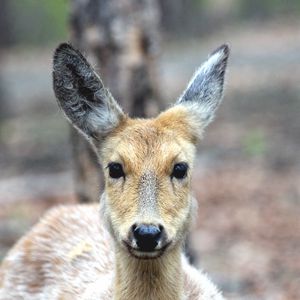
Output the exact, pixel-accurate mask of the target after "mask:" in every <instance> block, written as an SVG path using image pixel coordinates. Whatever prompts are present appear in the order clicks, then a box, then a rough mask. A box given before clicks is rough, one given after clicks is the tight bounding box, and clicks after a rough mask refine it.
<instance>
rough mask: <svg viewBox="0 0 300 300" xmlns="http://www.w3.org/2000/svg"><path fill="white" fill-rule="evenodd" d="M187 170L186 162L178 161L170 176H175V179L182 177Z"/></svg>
mask: <svg viewBox="0 0 300 300" xmlns="http://www.w3.org/2000/svg"><path fill="white" fill-rule="evenodd" d="M187 171H188V164H187V163H178V164H175V165H174V168H173V171H172V174H171V178H173V177H175V178H177V179H183V178H184V177H186V174H187Z"/></svg>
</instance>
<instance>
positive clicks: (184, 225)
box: [0, 44, 229, 300]
mask: <svg viewBox="0 0 300 300" xmlns="http://www.w3.org/2000/svg"><path fill="white" fill-rule="evenodd" d="M228 53H229V52H228V47H227V46H225V45H224V46H222V47H220V48H219V49H218V50H217V52H215V53H213V54H212V56H211V58H210V59H208V60H207V62H206V63H205V64H203V66H202V67H201V68H200V69H199V70H198V71H197V72H196V74H195V76H194V78H193V80H192V81H191V83H190V84H189V85H188V88H187V90H186V91H185V92H184V94H183V95H182V97H181V98H180V99H179V102H178V103H177V105H176V106H174V107H172V108H170V109H168V110H167V111H165V112H163V113H161V114H160V115H159V116H158V117H157V118H155V119H148V120H145V119H131V118H129V117H128V116H126V115H125V114H124V113H123V111H122V109H121V108H120V107H119V105H118V104H117V103H116V101H115V100H114V99H113V97H112V95H111V94H110V93H109V91H108V90H107V89H106V88H105V87H104V86H103V83H102V82H101V80H100V79H99V77H98V76H97V75H96V74H95V73H94V71H93V69H92V68H91V66H90V65H89V64H88V62H87V61H86V60H85V58H84V57H83V56H82V55H81V54H80V53H79V52H78V51H77V50H75V49H73V48H72V47H71V46H70V45H67V44H62V45H61V46H60V47H59V48H58V49H57V50H56V52H55V55H54V72H53V77H54V90H55V93H56V96H57V99H58V101H59V104H60V106H61V107H62V108H63V110H64V111H65V113H66V116H67V118H68V119H69V120H70V121H71V122H72V123H73V124H74V125H75V126H76V127H77V128H78V129H79V130H80V131H81V132H82V133H83V134H84V135H85V136H86V137H87V138H89V140H90V141H91V143H92V144H93V146H94V149H95V151H96V154H97V155H98V157H99V159H100V160H101V163H102V165H103V169H104V177H105V192H104V193H103V195H102V197H101V201H100V205H101V209H100V211H101V217H100V216H99V215H98V214H99V213H98V207H97V206H71V207H60V208H57V209H54V210H52V211H51V212H50V213H49V214H48V215H47V216H46V217H45V218H44V219H42V220H41V222H40V223H39V224H38V225H37V226H35V227H34V228H33V229H32V231H31V232H29V233H28V234H27V235H26V236H25V237H23V238H22V239H21V240H20V241H19V242H18V243H17V244H16V246H15V247H14V248H13V249H12V250H11V251H10V253H9V254H8V256H7V257H6V259H5V260H4V262H3V264H2V267H1V271H0V280H1V281H0V300H6V299H25V300H27V299H33V300H34V299H54V300H55V299H61V300H62V299H64V300H66V299H90V300H91V299H93V300H95V299H114V300H121V299H122V300H141V299H146V300H183V299H190V300H194V299H198V300H200V299H202V300H214V299H215V300H221V299H223V298H222V296H221V295H220V294H219V293H218V291H217V290H216V288H215V287H214V285H213V284H212V283H211V282H210V281H209V280H208V279H207V278H206V277H205V276H204V275H203V274H202V273H200V272H197V271H196V270H195V269H194V268H193V267H192V266H190V265H189V264H188V263H187V261H186V259H185V257H184V255H183V253H182V244H183V241H184V238H185V235H186V233H187V231H188V228H189V225H190V223H191V220H192V215H193V214H192V212H193V211H194V210H195V209H194V205H195V201H194V199H193V197H192V196H191V192H190V185H191V170H192V167H193V163H194V156H195V150H196V143H197V142H198V140H199V138H201V135H202V132H203V129H204V127H205V126H206V125H207V124H208V123H209V122H210V121H211V120H212V119H213V116H214V111H215V110H216V108H217V106H218V104H219V103H220V101H221V98H222V91H223V82H224V73H225V67H226V63H227V58H228ZM78 78H79V79H80V80H79V79H78ZM80 85H82V86H80ZM70 87H72V88H71V89H70ZM111 164H114V165H116V164H119V165H118V166H120V165H121V170H123V171H122V172H121V175H120V176H119V175H118V176H114V175H110V167H111ZM176 164H177V165H178V164H181V165H184V166H188V168H187V172H185V173H184V176H173V172H174V167H175V165H176ZM118 174H120V173H118ZM141 224H143V226H149V227H148V228H150V227H151V226H152V227H155V228H157V230H158V228H160V229H159V232H160V234H161V235H160V240H159V242H158V241H155V245H154V247H153V248H151V250H148V251H147V250H146V249H142V248H141V247H140V246H139V244H138V242H137V240H136V237H134V233H135V232H134V230H135V229H134V228H137V226H139V225H141ZM107 229H108V231H107ZM108 232H109V233H110V234H109V233H108ZM162 236H163V237H162ZM143 238H144V239H145V236H143ZM148 238H149V235H148V237H147V239H148ZM148 241H149V240H148ZM148 241H147V242H148ZM151 247H152V246H151Z"/></svg>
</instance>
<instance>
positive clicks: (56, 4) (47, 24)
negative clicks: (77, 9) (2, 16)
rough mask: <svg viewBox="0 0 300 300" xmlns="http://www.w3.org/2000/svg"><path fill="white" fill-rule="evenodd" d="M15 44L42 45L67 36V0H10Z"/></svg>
mask: <svg viewBox="0 0 300 300" xmlns="http://www.w3.org/2000/svg"><path fill="white" fill-rule="evenodd" d="M9 5H10V6H9V15H10V17H11V24H10V26H11V27H12V34H13V41H14V43H15V44H23V45H24V44H26V45H28V44H35V45H43V44H47V43H49V42H54V41H59V40H65V39H66V37H67V17H68V6H69V1H67V0H10V2H9Z"/></svg>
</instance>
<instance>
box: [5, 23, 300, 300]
mask: <svg viewBox="0 0 300 300" xmlns="http://www.w3.org/2000/svg"><path fill="white" fill-rule="evenodd" d="M223 42H229V43H230V45H231V48H232V52H231V58H230V62H229V72H228V76H227V87H226V91H225V93H226V96H225V99H224V103H223V104H222V106H221V108H220V110H219V112H218V116H217V118H216V120H215V122H214V124H212V126H210V127H209V128H208V130H207V132H206V134H205V138H204V140H203V142H202V143H201V145H200V147H199V154H198V158H197V163H196V166H195V170H194V176H193V189H194V193H195V195H196V197H197V199H198V202H199V213H198V218H197V222H196V224H195V226H194V229H193V231H192V239H191V241H192V245H193V248H194V249H195V253H196V255H197V257H198V259H197V262H196V263H197V265H199V267H201V268H203V269H204V270H205V271H206V272H207V273H208V274H209V275H211V276H212V277H213V280H214V281H215V282H216V283H217V284H218V285H219V286H220V287H221V289H222V290H223V291H224V293H225V295H226V296H227V297H228V298H229V299H245V300H248V299H249V300H250V299H251V300H252V299H267V300H268V299H272V300H274V299H275V300H285V299H291V300H293V299H299V298H300V292H299V291H298V287H299V286H300V256H299V252H300V251H299V250H300V218H299V214H300V185H299V183H300V156H299V146H300V135H299V132H300V118H299V112H300V86H299V78H300V65H299V61H300V51H299V50H300V48H299V45H300V23H299V21H297V20H290V21H289V22H287V21H286V20H285V21H283V20H277V21H274V22H268V23H260V24H257V23H256V24H242V25H241V26H239V27H235V26H232V27H230V28H224V30H223V31H221V32H218V33H217V34H214V35H212V36H211V37H209V38H205V39H201V40H196V39H194V40H191V41H186V40H184V41H182V42H180V41H179V42H178V41H176V42H175V41H168V42H167V43H165V45H164V46H163V49H162V50H163V51H162V57H161V63H160V71H161V72H160V73H161V76H162V80H161V90H162V92H163V94H164V97H165V98H166V99H169V100H170V101H171V99H176V97H177V96H178V95H179V94H180V93H181V91H182V89H183V88H184V85H185V83H186V81H187V80H188V78H189V77H190V76H191V74H192V72H193V71H194V69H195V68H196V67H197V65H198V64H199V63H201V61H203V59H205V57H206V56H207V54H208V53H209V51H211V50H213V49H214V48H216V47H217V46H219V45H220V44H221V43H223ZM54 47H55V46H53V48H54ZM51 51H52V49H40V50H36V49H34V50H30V51H25V52H24V51H21V50H19V49H14V50H13V51H11V52H9V53H6V54H5V59H4V60H3V62H2V66H1V68H2V78H3V80H4V86H5V87H6V91H7V93H6V99H7V100H6V102H5V107H6V108H7V112H8V113H7V116H6V118H5V119H4V120H2V122H1V127H0V130H1V131H0V146H1V153H0V168H1V173H0V258H1V257H3V256H4V255H5V253H6V252H7V250H8V249H9V248H10V247H11V245H12V244H13V243H14V242H15V241H16V239H17V238H18V237H20V236H21V235H22V234H23V233H24V232H26V231H27V230H28V229H29V228H30V226H31V225H32V224H34V223H35V222H36V221H37V220H38V219H39V218H40V217H41V215H42V214H43V212H44V211H45V210H46V209H47V208H49V207H51V206H53V205H55V204H57V203H62V202H63V203H73V202H75V201H76V200H75V198H74V194H73V181H72V179H73V178H72V162H71V151H70V147H69V141H68V126H67V124H66V123H65V120H64V119H63V117H62V114H61V113H60V112H59V110H58V109H57V106H56V103H55V100H54V97H53V94H52V91H51V79H50V74H51Z"/></svg>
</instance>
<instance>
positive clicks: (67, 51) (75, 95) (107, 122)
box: [53, 43, 124, 140]
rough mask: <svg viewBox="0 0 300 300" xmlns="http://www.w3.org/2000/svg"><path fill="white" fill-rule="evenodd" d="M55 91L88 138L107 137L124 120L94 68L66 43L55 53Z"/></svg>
mask: <svg viewBox="0 0 300 300" xmlns="http://www.w3.org/2000/svg"><path fill="white" fill-rule="evenodd" d="M53 89H54V92H55V96H56V98H57V101H58V104H59V106H60V107H61V108H62V109H63V111H64V113H65V115H66V116H67V118H68V119H69V121H70V122H71V123H72V124H73V125H74V126H75V127H76V128H77V129H79V130H80V131H81V132H82V133H83V134H84V135H85V136H86V137H87V138H90V137H92V138H94V139H96V140H98V139H101V138H103V137H105V136H106V135H107V134H108V133H109V132H110V131H112V130H113V129H114V128H115V127H117V126H118V124H119V123H120V121H121V120H122V118H123V117H124V113H123V111H122V109H121V108H120V106H119V105H118V104H117V102H116V101H115V100H114V99H113V97H112V95H111V94H110V92H109V90H108V89H106V88H105V87H104V85H103V83H102V81H101V79H100V78H99V77H98V75H97V74H96V73H95V71H94V70H93V68H92V67H91V65H90V64H89V63H88V62H87V60H86V59H85V58H84V57H83V55H82V54H81V53H80V52H79V51H78V50H76V49H74V48H73V47H72V46H71V45H69V44H67V43H64V44H61V45H60V46H58V48H57V49H56V51H55V53H54V58H53Z"/></svg>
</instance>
